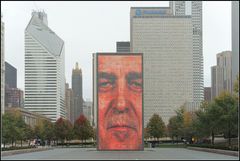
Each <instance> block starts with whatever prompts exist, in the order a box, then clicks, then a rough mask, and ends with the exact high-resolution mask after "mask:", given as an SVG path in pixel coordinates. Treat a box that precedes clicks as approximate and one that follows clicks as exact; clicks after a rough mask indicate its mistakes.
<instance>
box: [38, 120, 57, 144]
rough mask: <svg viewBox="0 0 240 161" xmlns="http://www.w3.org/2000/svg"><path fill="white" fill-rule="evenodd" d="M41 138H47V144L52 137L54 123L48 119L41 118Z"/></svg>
mask: <svg viewBox="0 0 240 161" xmlns="http://www.w3.org/2000/svg"><path fill="white" fill-rule="evenodd" d="M41 125H42V127H41V128H42V139H43V140H47V141H48V144H50V143H51V140H52V139H53V138H54V125H53V123H52V122H51V121H49V120H42V124H41Z"/></svg>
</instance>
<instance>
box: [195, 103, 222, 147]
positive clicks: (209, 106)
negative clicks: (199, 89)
mask: <svg viewBox="0 0 240 161" xmlns="http://www.w3.org/2000/svg"><path fill="white" fill-rule="evenodd" d="M195 114H196V120H195V121H194V124H193V125H194V129H196V131H198V136H202V137H208V136H210V135H211V143H212V144H214V139H215V135H216V134H218V133H220V132H221V128H220V125H221V124H222V121H221V120H220V119H219V118H220V116H221V112H220V109H219V108H218V106H217V105H216V104H215V102H214V101H213V102H210V103H208V102H204V103H203V104H202V105H201V107H200V110H199V111H197V112H196V113H195Z"/></svg>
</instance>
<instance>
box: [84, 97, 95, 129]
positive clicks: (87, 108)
mask: <svg viewBox="0 0 240 161" xmlns="http://www.w3.org/2000/svg"><path fill="white" fill-rule="evenodd" d="M83 114H84V116H85V117H86V118H87V119H88V121H89V122H90V124H91V125H92V123H93V115H92V102H91V101H85V102H84V103H83Z"/></svg>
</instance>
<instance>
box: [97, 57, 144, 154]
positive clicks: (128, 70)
mask: <svg viewBox="0 0 240 161" xmlns="http://www.w3.org/2000/svg"><path fill="white" fill-rule="evenodd" d="M97 57H98V58H97V72H98V73H97V93H98V150H142V149H143V133H142V131H143V130H142V119H143V113H142V112H143V107H142V105H143V104H142V99H143V98H142V97H143V96H142V93H143V74H142V54H104V53H98V55H97Z"/></svg>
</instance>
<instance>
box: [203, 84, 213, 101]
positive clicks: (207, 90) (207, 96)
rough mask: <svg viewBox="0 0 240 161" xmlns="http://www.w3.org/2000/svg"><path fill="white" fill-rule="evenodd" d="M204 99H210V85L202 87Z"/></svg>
mask: <svg viewBox="0 0 240 161" xmlns="http://www.w3.org/2000/svg"><path fill="white" fill-rule="evenodd" d="M204 101H206V102H210V101H211V87H204Z"/></svg>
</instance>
